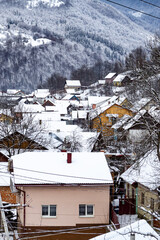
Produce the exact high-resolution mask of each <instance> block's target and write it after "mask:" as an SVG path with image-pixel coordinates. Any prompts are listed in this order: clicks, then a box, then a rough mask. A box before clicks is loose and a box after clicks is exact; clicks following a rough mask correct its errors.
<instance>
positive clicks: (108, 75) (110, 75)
mask: <svg viewBox="0 0 160 240" xmlns="http://www.w3.org/2000/svg"><path fill="white" fill-rule="evenodd" d="M115 75H116V73H108V74H107V75H106V76H105V79H106V78H112V77H114V76H115Z"/></svg>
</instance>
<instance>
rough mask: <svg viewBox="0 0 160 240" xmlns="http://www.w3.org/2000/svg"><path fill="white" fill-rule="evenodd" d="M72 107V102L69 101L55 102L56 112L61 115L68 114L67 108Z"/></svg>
mask: <svg viewBox="0 0 160 240" xmlns="http://www.w3.org/2000/svg"><path fill="white" fill-rule="evenodd" d="M69 105H70V102H69V101H67V100H56V101H55V110H56V111H58V112H59V113H60V114H67V107H68V106H69Z"/></svg>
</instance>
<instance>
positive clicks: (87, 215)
mask: <svg viewBox="0 0 160 240" xmlns="http://www.w3.org/2000/svg"><path fill="white" fill-rule="evenodd" d="M80 205H84V206H85V215H80V214H79V217H82V218H83V217H94V204H83V203H82V204H79V209H80ZM88 206H92V207H93V214H92V215H90V214H87V207H88Z"/></svg>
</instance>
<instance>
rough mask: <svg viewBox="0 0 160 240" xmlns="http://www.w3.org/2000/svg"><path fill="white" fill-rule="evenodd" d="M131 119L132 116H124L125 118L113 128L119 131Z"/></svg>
mask: <svg viewBox="0 0 160 240" xmlns="http://www.w3.org/2000/svg"><path fill="white" fill-rule="evenodd" d="M130 118H131V116H129V115H126V114H125V115H124V116H123V117H121V118H120V119H119V120H118V121H117V122H116V123H115V124H114V125H113V126H112V128H113V129H118V128H120V127H122V126H123V125H124V124H125V123H126V122H127V121H128V120H129V119H130Z"/></svg>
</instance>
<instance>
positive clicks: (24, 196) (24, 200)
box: [16, 187, 26, 227]
mask: <svg viewBox="0 0 160 240" xmlns="http://www.w3.org/2000/svg"><path fill="white" fill-rule="evenodd" d="M16 189H17V190H18V191H20V192H23V204H24V211H23V227H25V226H26V192H25V191H24V190H22V189H19V188H17V187H16Z"/></svg>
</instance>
